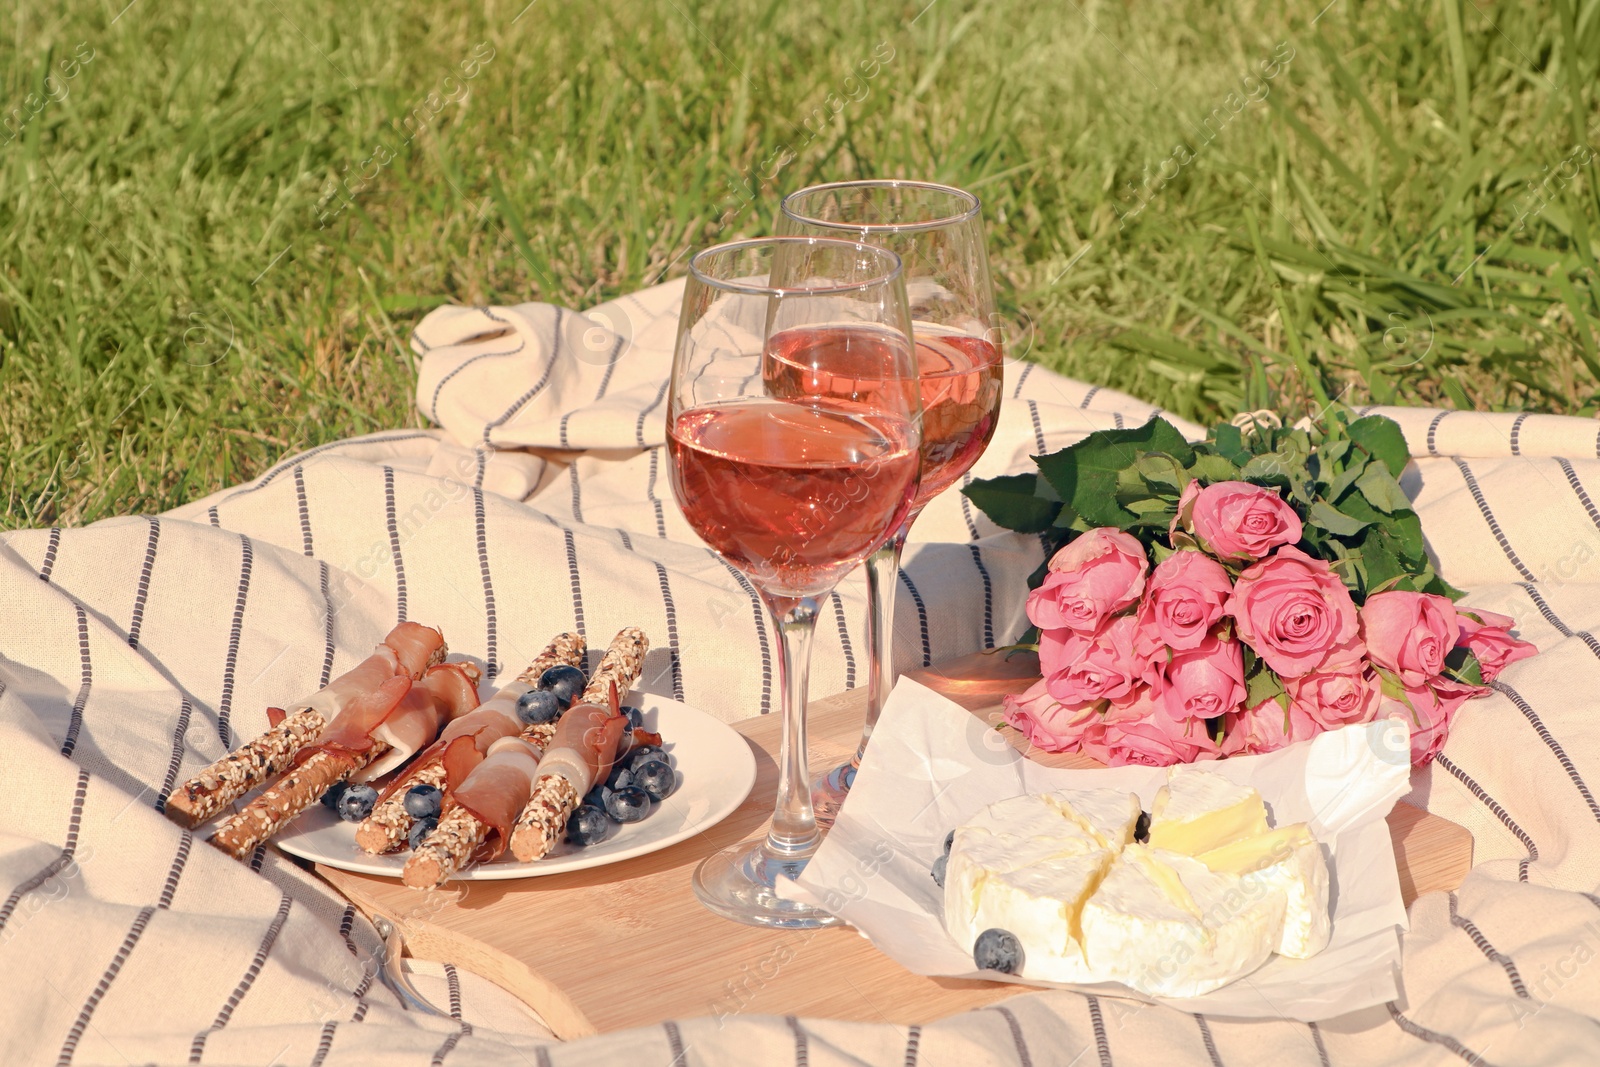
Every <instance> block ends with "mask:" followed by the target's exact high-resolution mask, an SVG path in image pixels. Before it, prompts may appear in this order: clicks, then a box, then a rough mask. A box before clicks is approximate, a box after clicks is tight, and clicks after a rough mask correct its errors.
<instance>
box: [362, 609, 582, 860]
mask: <svg viewBox="0 0 1600 1067" xmlns="http://www.w3.org/2000/svg"><path fill="white" fill-rule="evenodd" d="M587 647H588V646H587V643H586V642H585V641H584V639H583V638H582V637H580V636H579V635H578V634H574V633H564V634H559V635H558V636H556V637H555V638H554V639H553V640H552V641H551V642H550V643H549V644H548V645H546V646H545V649H544V651H542V652H540V653H539V655H538V656H536V657H534V660H533V662H532V663H530V664H528V669H527V670H525V671H523V672H522V673H521V674H519V675H517V677H516V679H515V680H514V681H512V682H510V683H509V684H507V685H505V686H503V687H501V689H500V690H499V692H497V693H495V695H494V696H492V697H490V698H489V699H488V700H486V701H484V702H483V704H482V705H480V706H479V707H478V709H477V710H475V711H472V712H470V713H468V714H466V715H463V716H462V717H461V718H459V719H456V720H454V721H452V722H451V723H450V725H449V726H447V727H445V730H444V733H442V734H440V735H439V740H437V741H435V742H434V743H433V745H431V746H430V747H429V748H428V749H426V750H425V751H423V753H422V754H421V755H420V756H418V757H417V759H416V761H415V762H414V763H413V764H412V765H411V768H410V769H409V770H408V771H407V772H406V773H405V774H402V775H400V776H398V777H397V778H396V779H395V781H394V782H393V783H391V784H390V785H389V787H388V789H386V790H385V791H384V793H383V795H382V796H381V797H380V798H379V800H378V803H377V806H375V807H374V808H373V809H372V814H370V815H368V816H367V817H366V818H365V819H364V820H362V822H361V825H360V826H359V827H357V828H356V844H357V845H358V846H359V847H361V848H362V849H364V850H365V851H367V852H371V853H374V854H377V853H384V852H392V851H394V850H395V849H397V848H399V847H400V846H402V845H404V844H405V843H406V840H407V838H408V837H409V836H410V834H411V827H412V825H413V824H414V823H415V821H416V820H415V819H414V818H413V817H412V816H411V814H410V813H409V812H408V811H406V808H405V800H406V793H407V791H408V790H410V789H412V788H414V787H415V786H419V785H431V786H436V787H437V788H438V789H439V790H440V791H441V792H443V793H445V794H446V795H448V794H449V793H450V792H451V791H452V790H454V788H455V787H456V786H458V785H460V784H461V783H462V781H464V780H465V779H466V776H467V775H468V774H470V773H471V772H472V770H473V769H474V768H475V767H477V766H478V765H479V764H480V763H482V762H483V760H484V758H486V757H487V756H488V754H489V751H490V749H491V747H492V746H493V745H494V743H495V742H496V741H498V740H500V738H502V737H512V736H515V735H517V734H519V733H521V732H522V730H523V728H524V727H523V723H522V720H521V719H519V718H518V717H517V700H518V698H520V697H521V696H522V694H524V693H526V692H527V691H528V690H529V689H532V688H533V687H534V686H535V685H536V684H537V683H538V681H539V678H540V676H541V675H543V674H544V672H545V671H547V670H549V669H550V668H551V667H555V666H559V665H562V664H565V665H567V666H569V667H582V666H583V656H584V653H585V652H586V651H587Z"/></svg>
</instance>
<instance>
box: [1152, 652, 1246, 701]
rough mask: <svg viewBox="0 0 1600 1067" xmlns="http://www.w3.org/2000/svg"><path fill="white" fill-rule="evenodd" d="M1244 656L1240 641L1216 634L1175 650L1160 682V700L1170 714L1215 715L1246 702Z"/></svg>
mask: <svg viewBox="0 0 1600 1067" xmlns="http://www.w3.org/2000/svg"><path fill="white" fill-rule="evenodd" d="M1244 694H1245V689H1244V657H1243V655H1242V652H1241V650H1240V648H1239V642H1237V641H1218V640H1217V639H1216V638H1214V637H1209V638H1207V639H1206V641H1205V643H1204V644H1202V645H1200V646H1198V647H1196V648H1192V649H1187V650H1185V651H1182V652H1174V653H1173V655H1172V659H1171V661H1170V662H1168V663H1167V664H1166V665H1165V666H1164V667H1163V668H1162V670H1161V677H1160V680H1159V681H1158V682H1157V683H1156V703H1157V704H1158V705H1159V706H1160V707H1161V709H1162V711H1164V712H1165V713H1166V714H1167V716H1168V717H1169V718H1173V719H1176V720H1178V721H1180V722H1181V721H1183V720H1186V719H1212V718H1215V717H1216V716H1218V715H1224V714H1226V713H1228V712H1230V711H1237V710H1238V708H1239V705H1240V704H1243V703H1244Z"/></svg>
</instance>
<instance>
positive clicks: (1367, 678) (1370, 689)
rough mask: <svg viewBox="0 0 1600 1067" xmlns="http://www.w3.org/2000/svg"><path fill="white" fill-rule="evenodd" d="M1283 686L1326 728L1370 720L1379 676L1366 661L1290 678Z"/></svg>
mask: <svg viewBox="0 0 1600 1067" xmlns="http://www.w3.org/2000/svg"><path fill="white" fill-rule="evenodd" d="M1284 689H1285V690H1287V692H1288V694H1289V699H1290V700H1291V701H1293V702H1294V706H1295V707H1296V708H1298V709H1300V710H1301V711H1302V712H1304V713H1305V714H1306V716H1307V717H1308V718H1310V719H1311V720H1312V721H1313V722H1315V723H1316V724H1317V725H1318V726H1320V727H1321V728H1322V729H1324V730H1332V729H1335V728H1337V727H1340V726H1344V725H1347V724H1348V723H1353V722H1371V721H1372V719H1373V716H1374V715H1376V713H1377V710H1378V696H1379V692H1378V676H1377V675H1376V674H1374V673H1373V672H1372V671H1371V670H1369V669H1367V667H1366V665H1365V664H1358V665H1355V666H1353V667H1347V668H1345V669H1343V670H1320V671H1312V672H1311V673H1310V674H1303V675H1301V676H1300V677H1299V678H1290V679H1288V680H1287V681H1285V682H1284Z"/></svg>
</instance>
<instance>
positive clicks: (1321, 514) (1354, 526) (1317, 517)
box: [1306, 500, 1371, 537]
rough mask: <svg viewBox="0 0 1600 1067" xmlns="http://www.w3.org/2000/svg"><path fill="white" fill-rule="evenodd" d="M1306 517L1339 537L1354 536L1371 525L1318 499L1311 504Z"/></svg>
mask: <svg viewBox="0 0 1600 1067" xmlns="http://www.w3.org/2000/svg"><path fill="white" fill-rule="evenodd" d="M1306 518H1307V519H1309V520H1310V521H1311V522H1313V523H1315V524H1316V525H1318V526H1320V527H1322V528H1323V529H1324V530H1327V531H1328V532H1329V533H1331V534H1335V535H1337V536H1339V537H1354V536H1355V535H1356V534H1358V533H1360V532H1361V531H1362V530H1365V529H1366V528H1367V527H1368V526H1369V525H1371V524H1370V523H1368V522H1366V521H1365V520H1363V519H1357V518H1354V517H1352V516H1350V515H1346V514H1345V513H1344V512H1342V511H1340V510H1339V509H1338V508H1336V507H1334V506H1333V505H1332V504H1330V503H1328V502H1327V501H1326V500H1318V501H1316V502H1315V503H1314V504H1312V505H1311V507H1310V509H1309V510H1308V512H1307V515H1306Z"/></svg>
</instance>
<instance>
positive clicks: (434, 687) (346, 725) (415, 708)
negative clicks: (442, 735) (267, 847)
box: [210, 663, 478, 859]
mask: <svg viewBox="0 0 1600 1067" xmlns="http://www.w3.org/2000/svg"><path fill="white" fill-rule="evenodd" d="M476 678H477V669H476V668H474V667H470V665H467V664H460V663H447V664H443V665H440V666H436V667H430V668H428V670H427V671H425V672H424V673H423V676H422V679H421V680H420V681H419V682H417V683H416V684H415V685H413V684H412V682H411V679H410V678H409V677H408V676H406V675H397V676H395V677H393V678H390V679H389V680H388V681H386V682H384V683H383V684H382V685H380V686H379V687H378V688H377V689H375V690H373V691H372V692H370V693H366V694H363V695H362V696H361V697H359V698H357V699H356V700H354V701H352V702H351V704H350V705H349V706H348V707H346V708H345V709H344V710H343V711H341V712H340V713H339V714H338V715H337V716H335V717H334V720H333V722H331V723H329V724H328V728H327V729H326V730H324V731H323V734H322V737H321V739H320V740H318V741H317V743H316V744H314V745H308V746H306V747H305V748H302V749H301V750H300V751H299V752H297V753H295V756H294V760H293V764H294V766H293V769H292V770H291V771H290V772H289V773H288V774H286V775H284V776H283V778H281V779H279V780H278V781H277V782H275V783H273V785H272V786H270V787H269V788H267V789H266V790H265V791H263V792H262V794H261V795H260V796H258V797H256V799H254V800H252V801H251V802H250V803H249V804H247V805H246V806H245V807H244V809H243V810H242V811H240V812H238V813H237V814H235V815H233V816H232V817H230V818H229V819H227V820H226V821H225V822H223V824H222V825H221V826H219V827H218V828H217V832H216V833H215V834H213V835H212V836H211V839H210V840H211V843H212V844H213V845H215V846H216V847H217V848H219V849H221V850H222V851H224V852H226V853H228V854H229V855H231V856H233V857H235V858H236V859H242V858H243V857H244V856H247V855H249V853H250V851H251V850H252V849H254V848H255V847H256V846H257V845H259V844H261V842H263V841H265V840H267V838H269V837H271V836H272V835H273V834H275V833H277V832H278V831H279V830H280V829H282V827H283V826H284V825H285V824H286V823H288V822H289V820H291V819H293V818H294V817H295V816H296V815H299V814H300V813H301V812H302V811H304V810H305V809H306V808H308V807H310V806H311V805H312V804H314V803H316V802H317V800H318V799H319V798H320V797H321V796H322V794H323V793H325V792H327V790H328V788H329V787H330V786H332V785H333V784H334V783H335V782H340V781H343V780H344V779H346V778H348V777H350V776H351V775H352V774H354V773H355V772H357V771H359V770H362V769H363V768H367V767H369V766H371V765H373V764H374V763H375V762H377V761H379V760H381V759H382V758H383V757H384V756H385V755H386V754H388V753H389V752H390V750H391V749H392V748H394V747H395V746H397V745H412V744H414V743H416V741H417V739H421V738H425V739H426V740H423V741H422V742H421V743H422V744H426V743H427V741H429V740H431V739H432V738H433V737H435V736H437V735H438V732H439V730H440V729H441V728H442V727H443V726H444V724H445V723H447V722H449V721H450V720H451V719H453V718H456V717H457V716H460V715H464V714H466V713H467V712H469V711H471V710H472V709H473V708H475V707H477V705H478V690H477V685H476Z"/></svg>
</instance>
